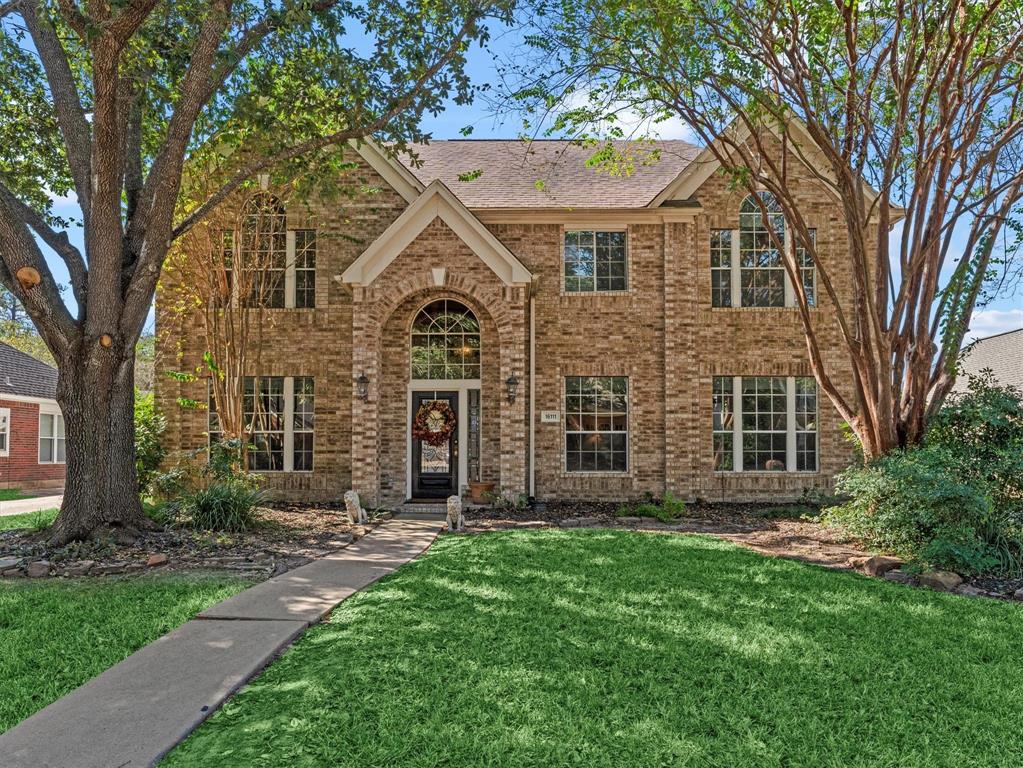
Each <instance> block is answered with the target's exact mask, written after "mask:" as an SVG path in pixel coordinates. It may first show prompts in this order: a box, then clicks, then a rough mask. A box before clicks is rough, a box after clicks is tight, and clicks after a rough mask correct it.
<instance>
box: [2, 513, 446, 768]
mask: <svg viewBox="0 0 1023 768" xmlns="http://www.w3.org/2000/svg"><path fill="white" fill-rule="evenodd" d="M440 530H441V525H440V524H439V523H437V522H433V521H422V520H390V521H388V522H386V523H384V524H383V525H381V526H380V527H378V528H377V529H376V530H375V531H373V532H372V533H371V534H369V535H368V536H364V537H363V538H362V539H360V540H359V541H358V542H356V543H355V544H352V545H351V546H348V547H345V548H344V549H341V550H338V551H337V552H335V553H333V554H331V555H328V556H326V557H323V558H321V559H319V560H316V561H314V562H312V563H310V564H309V565H304V566H302V567H301V568H296V569H295V570H293V571H289V572H288V573H286V574H283V575H282V576H278V577H277V578H274V579H270V580H268V581H264V582H262V583H260V584H257V585H256V586H254V587H252V588H251V589H247V590H245V591H244V592H240V593H238V594H237V595H235V596H233V597H230V598H228V599H227V600H225V601H223V602H222V603H219V604H218V605H215V606H213V607H212V608H209V609H208V610H206V611H203V612H202V613H201V614H200V615H199V616H198V617H197V618H196V619H193V620H192V621H189V622H188V623H186V624H184V625H182V626H180V627H178V628H177V629H176V630H174V631H173V632H171V633H170V634H168V635H165V636H164V637H161V638H160V639H159V640H157V641H156V642H154V643H151V644H150V645H147V646H146V647H145V648H143V649H141V650H140V651H137V652H136V653H134V654H133V655H131V656H129V657H128V658H127V659H125V660H124V661H122V662H121V663H120V664H117V665H116V666H114V667H111V668H110V669H108V670H107V671H106V672H104V673H102V674H101V675H99V676H98V677H96V678H94V679H92V680H90V681H89V682H88V683H86V684H85V685H83V686H82V687H81V688H78V689H77V690H74V691H72V692H71V693H69V694H68V695H67V696H65V697H64V698H62V699H59V700H58V701H55V702H54V703H53V704H51V705H50V706H48V707H46V708H45V709H43V710H41V711H40V712H37V713H36V714H34V715H32V716H31V717H30V718H28V719H27V720H24V721H23V722H21V723H19V724H18V725H16V726H15V727H14V728H12V729H11V730H9V731H7V732H6V733H4V734H3V735H0V764H2V765H3V766H4V768H22V766H24V767H25V768H28V767H29V766H31V767H32V768H93V767H95V768H115V767H116V768H125V767H126V766H130V767H131V768H136V767H138V766H148V765H153V764H155V763H156V761H157V760H159V759H160V758H161V757H162V756H163V755H165V754H166V753H167V752H169V751H170V750H171V749H172V748H173V747H174V745H176V744H177V743H178V742H180V741H181V740H182V739H184V738H185V736H187V735H188V734H189V733H190V732H191V731H192V730H193V729H194V728H195V727H196V726H197V725H199V723H201V722H202V721H203V720H205V719H206V718H207V717H208V716H209V715H210V714H211V713H212V712H213V711H215V710H216V709H217V707H219V706H220V705H221V704H223V702H224V701H225V699H227V698H228V697H229V696H230V695H231V694H232V693H234V692H235V691H237V690H238V689H239V688H240V687H241V686H242V685H244V684H245V683H246V682H247V681H248V680H250V679H252V678H253V677H254V676H255V675H256V674H257V673H258V672H260V671H261V670H262V669H263V668H264V667H265V666H266V665H267V664H268V663H269V662H270V661H272V660H273V659H274V658H275V657H276V656H277V655H278V654H279V653H280V652H281V651H283V650H284V649H285V648H287V646H288V645H290V644H291V643H292V642H294V640H295V638H297V637H298V636H299V635H301V634H302V632H304V631H305V630H306V628H307V627H308V626H309V625H310V624H311V623H313V622H316V621H319V620H320V619H322V618H323V617H324V616H326V615H327V613H329V612H330V610H331V609H332V608H333V607H334V606H335V605H337V604H338V603H339V602H340V601H342V600H344V599H345V598H346V597H349V596H350V595H353V594H355V593H356V592H358V591H359V590H360V589H362V588H363V587H365V586H367V585H368V584H371V583H373V582H374V581H376V580H377V579H379V578H380V577H382V576H385V575H386V574H388V573H392V572H393V571H395V570H397V569H398V568H399V567H400V566H402V565H404V564H405V563H407V562H408V561H409V560H412V559H413V558H415V557H417V556H418V555H419V554H421V553H422V552H423V551H424V550H426V548H427V547H429V546H430V544H431V543H433V540H434V539H435V538H436V537H437V534H438V533H439V532H440ZM339 663H344V660H343V659H341V660H339Z"/></svg>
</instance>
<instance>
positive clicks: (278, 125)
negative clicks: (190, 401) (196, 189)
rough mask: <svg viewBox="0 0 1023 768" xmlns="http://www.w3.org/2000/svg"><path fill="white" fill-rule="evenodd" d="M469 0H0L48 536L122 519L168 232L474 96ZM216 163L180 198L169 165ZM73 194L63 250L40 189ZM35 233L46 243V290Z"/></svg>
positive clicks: (1, 130) (132, 491)
mask: <svg viewBox="0 0 1023 768" xmlns="http://www.w3.org/2000/svg"><path fill="white" fill-rule="evenodd" d="M505 11H506V8H505V6H504V5H503V3H502V2H500V1H499V2H486V0H451V1H449V2H441V3H438V2H433V0H361V1H359V2H356V1H355V0H283V1H282V0H202V1H198V0H176V1H173V2H170V1H169V2H156V0H121V2H117V3H108V2H103V1H102V0H95V1H94V0H88V2H84V3H79V2H77V1H76V0H0V88H2V90H3V98H2V99H0V146H3V148H4V150H3V153H2V156H0V259H2V261H0V282H2V283H3V284H4V285H5V286H6V287H7V288H8V289H9V290H10V291H12V292H13V293H14V294H15V295H16V296H17V297H18V299H19V300H20V301H21V302H22V304H23V305H24V306H25V308H26V310H27V311H28V313H29V315H30V316H31V317H32V320H33V322H34V323H35V325H36V327H37V328H38V329H39V332H40V334H41V335H42V337H43V339H44V341H45V342H46V345H47V347H48V348H49V349H50V351H51V352H52V354H53V356H54V358H55V359H56V362H57V367H58V369H59V372H60V376H59V383H58V391H57V399H58V401H59V402H60V405H61V407H62V409H63V411H64V416H65V420H66V424H67V492H66V493H65V495H64V504H63V507H62V509H61V512H60V515H59V516H58V518H57V520H56V522H55V523H54V528H53V538H54V540H55V541H58V542H61V541H67V540H69V539H73V538H78V537H83V536H86V535H88V534H89V533H90V532H91V531H92V530H94V529H95V528H96V527H97V526H99V525H100V524H101V523H109V524H112V525H117V526H125V527H129V528H137V527H139V526H142V525H144V524H145V518H144V517H143V515H142V510H141V507H140V504H139V500H138V495H137V493H136V475H135V461H134V449H133V442H132V435H133V425H132V411H133V397H134V386H133V362H134V355H135V345H136V341H137V339H138V338H139V334H140V333H141V331H142V329H143V326H144V324H145V321H146V317H147V314H148V313H149V310H150V307H151V305H152V301H153V295H154V290H155V287H156V284H157V280H158V278H159V276H160V270H161V267H162V265H163V262H164V259H165V257H166V254H167V252H168V248H169V247H170V246H171V244H172V242H173V241H174V240H175V239H176V238H179V237H181V236H182V235H183V234H184V233H185V232H187V231H188V230H189V229H190V228H191V227H192V226H194V224H195V223H196V222H197V221H199V220H201V218H202V217H203V216H204V215H205V214H206V213H207V212H208V211H209V210H211V209H212V208H214V207H215V206H216V205H217V204H218V203H219V202H220V201H222V200H224V199H225V198H226V197H227V196H228V195H230V193H231V192H232V191H233V190H235V189H236V188H237V187H238V186H239V185H241V184H243V183H244V182H245V180H246V179H249V178H251V177H252V176H253V175H255V174H258V173H261V172H271V173H272V172H275V171H276V172H279V173H281V174H286V175H287V174H293V173H295V172H296V170H298V169H301V170H303V171H309V170H310V169H315V170H318V171H321V172H322V177H323V178H328V177H329V172H330V169H331V168H336V167H338V164H339V163H341V162H343V154H344V153H343V152H342V151H340V149H338V151H333V152H332V151H330V149H331V148H332V147H333V148H343V146H344V145H345V144H346V143H347V142H349V141H352V140H358V139H360V138H362V137H365V136H368V135H371V134H375V135H377V136H379V137H380V138H381V139H382V140H383V141H385V142H388V143H389V144H390V145H391V146H394V147H396V148H400V147H401V146H402V145H403V143H404V142H406V141H409V140H414V139H416V138H419V129H418V124H419V118H420V117H421V115H422V114H423V113H424V112H427V111H431V112H432V111H436V110H438V109H439V108H440V107H441V105H442V104H443V103H444V101H445V100H447V99H449V98H454V99H455V100H456V101H459V102H460V101H462V100H464V99H467V98H469V97H470V96H471V89H470V85H469V83H468V81H467V78H466V76H465V74H464V63H465V59H464V54H465V51H466V50H467V48H468V46H469V45H470V43H471V42H472V41H474V40H481V39H483V38H485V36H486V27H485V24H484V21H485V19H486V16H487V15H490V14H495V13H497V14H501V13H505ZM207 162H212V163H217V164H219V167H221V168H222V169H223V170H224V171H225V172H226V174H227V175H226V177H225V178H224V181H223V183H222V185H221V186H220V187H219V188H218V189H217V190H216V191H215V192H214V193H212V194H211V195H210V197H209V198H208V199H206V200H205V201H202V202H201V203H199V204H197V205H194V206H192V207H190V208H188V209H186V210H183V211H182V210H181V209H180V208H179V206H178V205H177V202H178V195H179V191H180V188H181V186H182V173H183V169H185V168H186V166H191V165H193V164H199V165H202V164H204V163H207ZM71 192H73V193H74V194H75V195H76V196H77V200H78V205H79V206H80V208H81V225H82V227H83V230H84V240H85V247H84V252H80V251H79V249H77V248H75V247H74V246H73V245H72V244H71V243H70V242H69V240H68V238H67V237H66V235H65V234H64V233H63V232H62V231H61V230H60V228H59V223H58V222H55V221H54V220H53V217H52V215H51V212H50V200H51V198H52V197H53V196H54V195H66V194H68V193H71ZM40 241H41V242H42V243H44V244H45V246H46V247H48V248H49V249H51V250H52V251H53V252H54V253H55V254H56V256H57V257H59V258H60V259H62V260H63V261H64V263H65V265H66V267H67V270H68V272H69V274H70V283H71V286H70V287H71V293H72V294H73V296H74V299H75V302H76V305H77V309H76V310H74V311H73V312H72V311H71V310H69V309H68V307H67V306H66V305H65V303H64V302H63V301H62V299H61V295H60V292H59V290H58V288H57V284H56V282H55V281H54V278H53V274H52V273H51V271H50V268H49V266H48V265H47V262H46V260H45V258H44V253H43V251H42V250H41V246H40Z"/></svg>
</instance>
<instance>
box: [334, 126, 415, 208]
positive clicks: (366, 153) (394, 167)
mask: <svg viewBox="0 0 1023 768" xmlns="http://www.w3.org/2000/svg"><path fill="white" fill-rule="evenodd" d="M348 145H349V146H350V147H351V148H352V149H354V150H355V151H356V152H358V153H359V156H360V157H361V158H362V159H363V160H365V161H366V163H367V165H369V167H370V168H372V169H373V170H374V171H376V172H377V173H378V174H380V177H381V178H382V179H383V180H384V181H386V182H387V183H388V184H389V185H390V186H391V188H392V189H393V190H394V191H395V192H397V193H398V194H399V195H401V196H402V197H403V198H404V199H405V202H406V203H411V202H412V201H413V200H415V199H416V198H417V197H419V195H421V194H422V193H423V189H425V187H424V186H423V184H422V182H420V181H419V179H417V178H416V177H415V175H414V174H412V173H411V172H410V171H409V170H408V168H406V167H405V166H403V165H402V164H401V163H399V162H398V161H397V160H396V159H394V158H393V157H391V156H390V155H388V154H387V153H386V152H385V151H384V150H383V148H381V147H380V145H379V144H377V143H376V142H375V141H373V140H372V139H370V138H364V139H361V140H355V139H353V140H352V141H350V142H348Z"/></svg>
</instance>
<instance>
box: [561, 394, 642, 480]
mask: <svg viewBox="0 0 1023 768" xmlns="http://www.w3.org/2000/svg"><path fill="white" fill-rule="evenodd" d="M628 468H629V379H628V378H627V377H625V376H568V377H566V378H565V469H566V470H567V471H569V472H626V471H628Z"/></svg>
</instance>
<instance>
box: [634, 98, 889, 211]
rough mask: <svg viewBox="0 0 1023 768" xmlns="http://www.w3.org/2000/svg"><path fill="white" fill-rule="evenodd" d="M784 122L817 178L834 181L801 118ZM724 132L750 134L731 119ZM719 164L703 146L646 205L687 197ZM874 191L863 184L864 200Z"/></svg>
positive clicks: (736, 137)
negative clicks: (864, 187) (865, 189)
mask: <svg viewBox="0 0 1023 768" xmlns="http://www.w3.org/2000/svg"><path fill="white" fill-rule="evenodd" d="M787 126H788V128H789V134H788V136H789V139H791V140H794V141H795V144H796V146H798V147H799V148H800V149H801V150H802V158H803V160H804V161H805V162H806V163H807V164H808V165H810V166H811V168H812V170H813V171H815V172H816V173H817V174H819V175H820V176H821V178H824V179H827V180H828V181H830V182H832V183H835V175H834V173H833V172H832V171H831V169H830V168H829V167H828V166H827V164H826V163H825V162H824V158H823V157H822V155H823V153H822V152H821V149H820V147H819V146H818V145H817V142H816V141H814V139H813V137H812V136H811V135H810V134H809V132H808V131H807V130H806V126H804V125H803V122H802V121H801V120H798V119H796V118H795V117H793V118H791V119H790V120H789V121H788V123H787ZM769 128H770V129H771V130H772V131H774V132H775V133H776V134H777V135H778V136H779V137H781V131H780V130H779V129H778V128H777V126H775V125H774V124H773V123H772V124H771V125H770V126H769ZM725 132H726V133H728V134H730V135H731V138H732V139H733V140H734V141H736V142H743V141H746V139H748V138H749V136H750V130H749V127H748V126H747V125H746V124H745V123H740V122H738V121H736V122H734V123H732V124H731V125H730V126H729V127H728V128H726V129H725ZM720 167H721V163H720V161H719V160H718V159H717V157H716V156H715V155H714V152H713V150H712V149H711V148H710V147H707V148H705V149H704V150H703V151H702V152H700V154H699V155H698V156H697V157H696V159H695V160H693V162H691V163H690V164H689V165H687V166H686V167H685V168H683V169H682V172H681V173H679V175H678V176H676V177H675V179H674V180H673V181H672V182H671V183H670V184H668V186H666V187H665V188H664V189H662V190H661V191H660V192H659V193H658V195H657V197H655V198H654V199H653V200H651V201H650V203H649V204H648V206H647V207H649V208H656V207H658V206H660V205H662V204H663V203H664V202H665V201H667V200H690V199H692V197H693V195H695V194H696V192H697V191H698V190H699V189H700V187H702V186H703V185H704V183H706V181H707V180H708V179H710V177H711V176H713V175H714V174H715V173H717V171H718V169H719V168H720ZM877 194H878V193H877V192H876V191H875V190H874V189H873V188H872V187H870V185H867V201H868V203H869V202H872V201H873V200H874V199H876V198H877ZM901 210H902V209H901V208H893V209H892V211H893V214H895V215H897V214H898V213H899V212H900V211H901Z"/></svg>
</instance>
